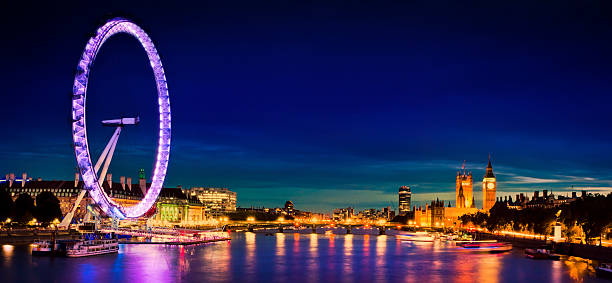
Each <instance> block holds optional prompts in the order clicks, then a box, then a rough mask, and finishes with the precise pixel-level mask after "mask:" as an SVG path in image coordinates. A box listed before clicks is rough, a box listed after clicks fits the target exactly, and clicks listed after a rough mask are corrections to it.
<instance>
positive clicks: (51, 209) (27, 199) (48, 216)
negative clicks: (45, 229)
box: [0, 189, 63, 226]
mask: <svg viewBox="0 0 612 283" xmlns="http://www.w3.org/2000/svg"><path fill="white" fill-rule="evenodd" d="M62 217H63V215H62V210H61V208H60V201H59V200H58V199H57V197H56V196H55V195H54V194H53V193H52V192H42V193H40V194H38V195H37V196H36V202H34V199H33V198H32V197H31V196H30V195H29V194H27V193H21V194H19V196H17V199H15V201H13V198H12V197H11V194H10V193H9V192H8V191H7V190H5V189H0V221H2V222H6V220H7V219H10V220H11V222H14V223H20V224H26V223H28V222H30V221H32V220H33V219H34V218H36V221H37V222H39V223H41V225H43V226H44V225H48V224H49V223H51V222H52V221H53V220H55V219H59V220H61V219H62Z"/></svg>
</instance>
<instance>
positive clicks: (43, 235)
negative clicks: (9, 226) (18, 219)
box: [0, 230, 80, 245]
mask: <svg viewBox="0 0 612 283" xmlns="http://www.w3.org/2000/svg"><path fill="white" fill-rule="evenodd" d="M52 234H53V232H52V231H35V230H25V231H7V230H5V231H0V244H1V245H7V244H8V245H24V244H31V243H33V242H34V241H38V240H51V237H52ZM79 236H80V234H79V233H78V232H76V231H58V232H57V234H56V239H58V240H71V239H78V238H79Z"/></svg>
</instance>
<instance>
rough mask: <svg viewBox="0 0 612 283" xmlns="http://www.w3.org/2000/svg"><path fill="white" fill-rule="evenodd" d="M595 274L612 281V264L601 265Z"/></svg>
mask: <svg viewBox="0 0 612 283" xmlns="http://www.w3.org/2000/svg"><path fill="white" fill-rule="evenodd" d="M595 272H596V274H597V276H599V277H604V278H609V279H612V263H601V264H600V265H599V266H598V267H597V268H595Z"/></svg>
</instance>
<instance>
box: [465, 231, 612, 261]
mask: <svg viewBox="0 0 612 283" xmlns="http://www.w3.org/2000/svg"><path fill="white" fill-rule="evenodd" d="M475 236H476V238H477V239H479V240H489V239H490V240H498V241H502V242H509V243H512V245H513V246H514V247H518V248H537V247H539V246H543V245H551V246H552V247H553V250H554V252H556V253H558V254H563V255H568V256H577V257H582V258H588V259H592V260H598V261H603V262H612V247H604V246H594V245H582V244H575V243H555V242H552V241H546V240H544V239H541V238H540V239H538V238H523V237H516V236H511V235H495V234H489V233H476V235H475Z"/></svg>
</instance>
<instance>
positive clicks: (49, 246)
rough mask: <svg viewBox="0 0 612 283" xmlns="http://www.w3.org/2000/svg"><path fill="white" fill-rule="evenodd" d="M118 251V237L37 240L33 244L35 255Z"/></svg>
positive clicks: (90, 254)
mask: <svg viewBox="0 0 612 283" xmlns="http://www.w3.org/2000/svg"><path fill="white" fill-rule="evenodd" d="M117 252H119V242H118V240H117V239H96V240H61V241H37V242H34V243H33V244H32V255H34V256H65V257H84V256H93V255H102V254H111V253H117Z"/></svg>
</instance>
